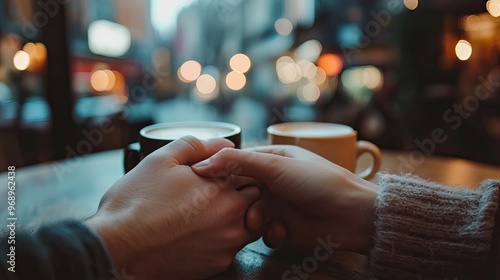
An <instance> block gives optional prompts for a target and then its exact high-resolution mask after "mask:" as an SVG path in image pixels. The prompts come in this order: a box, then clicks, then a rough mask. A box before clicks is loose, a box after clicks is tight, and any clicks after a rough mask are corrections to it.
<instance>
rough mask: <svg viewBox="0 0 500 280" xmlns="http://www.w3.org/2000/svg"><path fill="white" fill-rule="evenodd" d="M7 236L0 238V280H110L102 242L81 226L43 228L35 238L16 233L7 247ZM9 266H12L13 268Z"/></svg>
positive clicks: (74, 223)
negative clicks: (13, 254) (13, 241)
mask: <svg viewBox="0 0 500 280" xmlns="http://www.w3.org/2000/svg"><path fill="white" fill-rule="evenodd" d="M9 235H10V234H7V235H4V236H2V237H0V239H1V240H0V254H1V255H0V261H1V265H0V267H1V271H0V279H8V280H28V279H29V280H32V279H37V280H46V279H47V280H49V279H50V280H67V279H72V280H95V279H97V280H109V279H111V278H112V274H111V269H112V267H111V262H110V260H109V257H108V255H107V253H106V250H105V249H104V246H103V244H102V243H101V240H100V239H99V238H98V237H97V236H96V235H94V233H92V232H91V231H90V229H88V228H87V227H86V226H84V225H83V224H82V223H81V222H78V221H65V222H59V223H55V224H52V225H46V226H43V227H41V228H40V229H39V230H38V231H37V232H36V233H34V234H30V233H27V232H22V231H18V232H16V235H15V244H9V242H8V240H9ZM11 243H12V241H11ZM11 246H14V248H15V250H14V252H15V259H14V261H15V263H14V262H10V263H9V261H11V260H12V259H13V258H12V250H11V249H12V248H11ZM9 255H10V256H9ZM12 265H15V266H14V268H12V267H13V266H12ZM12 270H14V271H15V272H12Z"/></svg>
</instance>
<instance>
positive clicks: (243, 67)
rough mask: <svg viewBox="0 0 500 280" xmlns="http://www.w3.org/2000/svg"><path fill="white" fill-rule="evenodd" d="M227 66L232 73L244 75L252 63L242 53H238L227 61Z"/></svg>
mask: <svg viewBox="0 0 500 280" xmlns="http://www.w3.org/2000/svg"><path fill="white" fill-rule="evenodd" d="M229 66H230V67H231V69H232V70H233V71H237V72H240V73H246V72H247V71H248V70H250V67H251V66H252V61H251V60H250V58H249V57H248V56H246V55H244V54H242V53H238V54H235V55H233V57H231V59H230V60H229Z"/></svg>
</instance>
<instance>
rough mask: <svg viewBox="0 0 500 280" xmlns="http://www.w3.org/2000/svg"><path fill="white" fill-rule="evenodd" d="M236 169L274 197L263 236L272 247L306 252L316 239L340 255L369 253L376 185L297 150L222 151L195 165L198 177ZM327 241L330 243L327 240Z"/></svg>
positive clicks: (372, 230)
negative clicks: (334, 247) (270, 220)
mask: <svg viewBox="0 0 500 280" xmlns="http://www.w3.org/2000/svg"><path fill="white" fill-rule="evenodd" d="M229 161H233V162H235V163H236V164H237V165H238V169H237V170H238V171H239V172H238V174H239V175H242V176H249V177H253V178H255V179H257V180H259V181H261V182H262V183H264V184H265V185H266V186H267V188H268V189H269V191H270V192H271V194H272V195H273V196H274V197H275V199H274V201H272V202H270V203H269V205H273V209H269V210H268V212H269V213H271V214H272V215H274V216H273V217H272V218H273V220H274V222H273V223H271V225H270V226H269V228H268V231H267V232H266V234H265V236H264V241H265V242H266V244H267V245H268V246H270V247H281V246H287V247H293V248H296V249H300V250H302V251H306V252H309V251H310V250H311V249H313V248H315V247H316V246H318V241H317V239H318V238H321V239H323V240H325V241H328V242H331V243H337V244H338V245H339V248H338V249H339V250H347V251H354V252H358V253H364V254H366V253H368V251H369V249H370V248H371V246H372V235H373V232H374V227H375V226H374V219H375V198H376V190H375V188H376V186H375V185H374V184H372V183H370V182H368V181H365V180H363V179H361V178H359V177H357V176H356V175H354V174H352V173H351V172H349V171H348V170H346V169H344V168H341V167H339V166H337V165H335V164H333V163H331V162H330V161H328V160H326V159H324V158H322V157H320V156H318V155H316V154H314V153H311V152H309V151H306V150H304V149H302V148H299V147H295V146H269V147H260V148H256V149H252V150H235V149H223V150H221V151H220V152H218V153H217V154H215V155H214V156H212V157H211V158H209V159H207V160H205V161H204V162H200V163H198V164H196V165H194V166H193V170H194V171H195V172H196V173H197V174H199V175H202V176H208V175H210V174H217V172H218V171H220V170H225V169H224V166H225V164H226V162H229ZM328 238H330V240H328Z"/></svg>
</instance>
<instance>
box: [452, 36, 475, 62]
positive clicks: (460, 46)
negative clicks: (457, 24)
mask: <svg viewBox="0 0 500 280" xmlns="http://www.w3.org/2000/svg"><path fill="white" fill-rule="evenodd" d="M455 53H456V54H457V57H458V59H460V60H462V61H465V60H467V59H469V58H470V57H471V55H472V46H471V44H470V43H469V42H467V41H466V40H460V41H458V43H457V45H456V47H455Z"/></svg>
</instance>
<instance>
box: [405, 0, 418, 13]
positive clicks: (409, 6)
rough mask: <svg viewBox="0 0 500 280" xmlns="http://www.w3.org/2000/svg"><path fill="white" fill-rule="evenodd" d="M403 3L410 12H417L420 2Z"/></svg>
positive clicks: (406, 1) (408, 1)
mask: <svg viewBox="0 0 500 280" xmlns="http://www.w3.org/2000/svg"><path fill="white" fill-rule="evenodd" d="M403 3H404V4H405V7H406V8H407V9H408V10H411V11H413V10H415V9H416V8H417V7H418V0H404V1H403Z"/></svg>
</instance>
